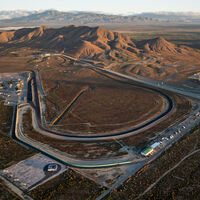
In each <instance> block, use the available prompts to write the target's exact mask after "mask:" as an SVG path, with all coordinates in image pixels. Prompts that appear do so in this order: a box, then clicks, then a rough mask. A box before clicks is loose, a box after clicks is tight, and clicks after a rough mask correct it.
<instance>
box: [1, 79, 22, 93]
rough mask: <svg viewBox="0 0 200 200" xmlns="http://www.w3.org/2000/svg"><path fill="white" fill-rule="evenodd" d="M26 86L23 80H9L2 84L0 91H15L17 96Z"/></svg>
mask: <svg viewBox="0 0 200 200" xmlns="http://www.w3.org/2000/svg"><path fill="white" fill-rule="evenodd" d="M23 86H24V81H23V80H21V79H18V80H17V81H14V80H12V79H11V80H8V81H3V82H0V90H9V89H10V90H14V89H15V91H16V93H17V94H20V93H21V91H22V89H23Z"/></svg>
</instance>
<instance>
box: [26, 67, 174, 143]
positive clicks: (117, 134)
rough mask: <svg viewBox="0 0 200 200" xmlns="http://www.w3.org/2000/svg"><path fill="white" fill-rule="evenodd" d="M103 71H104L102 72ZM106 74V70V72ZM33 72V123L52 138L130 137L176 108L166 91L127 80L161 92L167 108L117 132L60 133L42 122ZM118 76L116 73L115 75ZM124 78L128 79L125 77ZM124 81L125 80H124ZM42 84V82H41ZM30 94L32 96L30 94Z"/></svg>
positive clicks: (106, 138) (107, 138) (99, 138)
mask: <svg viewBox="0 0 200 200" xmlns="http://www.w3.org/2000/svg"><path fill="white" fill-rule="evenodd" d="M101 73H102V72H101ZM104 73H105V75H106V71H105V72H104ZM32 74H33V79H32V80H33V84H32V87H33V90H32V91H33V94H32V95H33V98H32V99H34V100H35V101H34V105H35V106H34V105H33V104H32V103H31V102H30V103H31V105H32V107H33V108H34V109H35V112H33V118H34V119H33V122H34V123H33V125H34V128H35V129H36V130H37V131H38V132H40V133H41V134H43V135H45V136H48V137H52V138H56V139H60V140H76V141H94V140H97V141H98V140H111V139H112V140H113V139H119V138H122V137H128V136H133V135H135V134H138V133H139V132H142V131H144V130H147V129H149V128H151V127H152V126H155V125H156V124H157V123H159V122H160V121H161V120H163V119H164V118H165V117H166V116H167V115H168V114H170V113H171V111H172V110H173V109H174V103H173V100H172V99H171V98H170V97H169V96H168V95H167V94H165V93H164V92H162V91H160V90H157V89H155V88H153V87H148V86H145V85H143V86H142V85H140V84H138V83H135V82H133V81H132V82H130V80H129V79H128V80H129V82H127V84H131V85H137V87H141V88H144V89H146V90H149V91H152V92H155V93H158V94H160V95H161V96H162V97H163V98H164V99H165V101H166V108H165V110H164V111H163V112H161V113H159V114H158V115H157V116H156V117H154V118H151V119H149V120H147V121H145V122H144V123H142V124H140V125H137V126H135V127H133V128H130V129H127V130H124V131H119V132H115V133H110V134H96V135H75V134H73V135H72V134H67V133H59V132H56V131H52V130H49V129H47V128H44V127H43V126H42V124H41V113H40V104H39V98H38V91H37V82H36V74H35V72H34V71H32ZM115 76H116V75H115ZM123 79H124V80H126V79H125V78H124V77H123ZM123 82H124V81H123ZM40 84H41V83H40ZM28 96H30V95H29V94H28Z"/></svg>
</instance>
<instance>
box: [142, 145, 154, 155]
mask: <svg viewBox="0 0 200 200" xmlns="http://www.w3.org/2000/svg"><path fill="white" fill-rule="evenodd" d="M152 153H153V148H152V147H147V148H145V149H143V150H142V151H141V155H142V156H145V157H147V156H150V155H151V154H152Z"/></svg>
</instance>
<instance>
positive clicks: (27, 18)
mask: <svg viewBox="0 0 200 200" xmlns="http://www.w3.org/2000/svg"><path fill="white" fill-rule="evenodd" d="M158 22H159V23H162V22H164V23H170V22H182V23H200V13H167V12H161V13H141V14H134V15H127V16H122V15H108V14H100V13H93V12H78V11H76V12H61V11H57V10H46V11H20V10H16V11H0V26H1V27H6V26H42V25H45V26H57V27H59V26H65V25H69V24H75V25H102V24H151V23H152V24H155V23H158Z"/></svg>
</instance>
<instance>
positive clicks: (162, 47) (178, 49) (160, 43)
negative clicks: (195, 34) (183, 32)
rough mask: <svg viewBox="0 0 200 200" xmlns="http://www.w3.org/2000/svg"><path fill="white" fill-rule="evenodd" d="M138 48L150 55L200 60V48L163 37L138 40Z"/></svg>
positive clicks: (172, 58)
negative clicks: (175, 42) (178, 43)
mask: <svg viewBox="0 0 200 200" xmlns="http://www.w3.org/2000/svg"><path fill="white" fill-rule="evenodd" d="M137 48H139V49H140V50H142V51H143V52H144V53H146V54H148V55H150V54H153V55H154V56H156V57H159V56H160V55H162V57H164V58H167V59H170V60H177V61H178V60H179V61H180V60H188V61H191V59H192V60H199V56H200V50H198V49H193V48H190V47H187V46H183V45H176V44H173V43H171V42H168V41H166V40H165V39H164V38H162V37H158V38H155V39H150V40H145V41H141V42H138V44H137Z"/></svg>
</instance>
